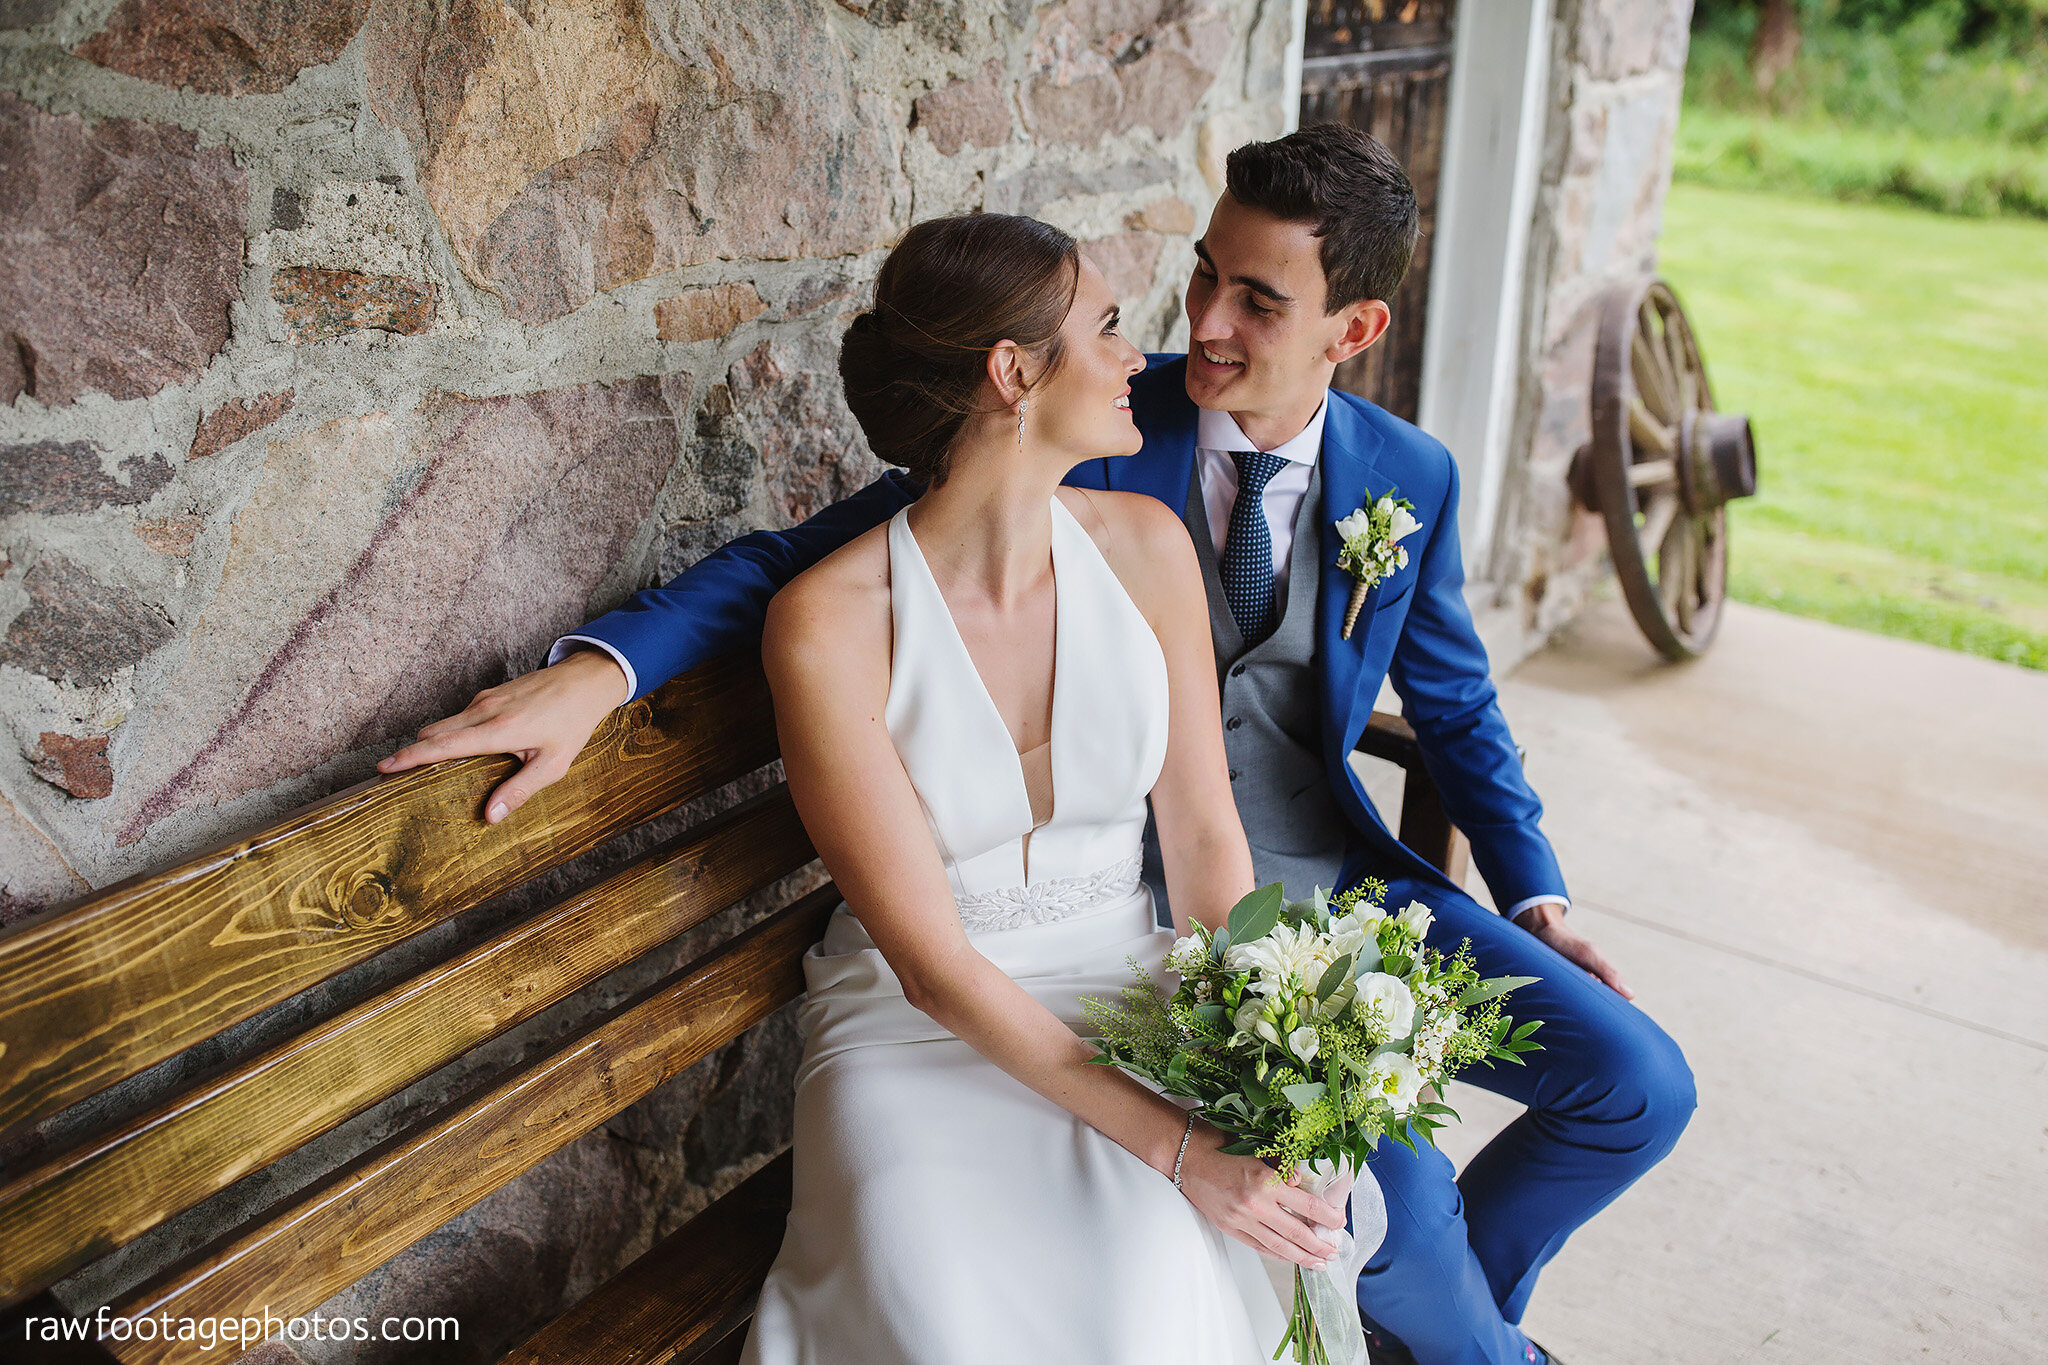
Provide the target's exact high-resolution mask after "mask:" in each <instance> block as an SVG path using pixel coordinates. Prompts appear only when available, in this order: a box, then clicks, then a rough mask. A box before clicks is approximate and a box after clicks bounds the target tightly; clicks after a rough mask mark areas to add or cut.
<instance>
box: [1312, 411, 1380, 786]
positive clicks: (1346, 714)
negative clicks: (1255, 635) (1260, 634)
mask: <svg viewBox="0 0 2048 1365" xmlns="http://www.w3.org/2000/svg"><path fill="white" fill-rule="evenodd" d="M1380 445H1381V438H1380V435H1379V433H1378V432H1375V431H1374V430H1373V429H1372V428H1371V427H1370V426H1368V425H1367V424H1366V423H1365V421H1364V419H1363V418H1361V417H1360V416H1359V414H1358V410H1357V409H1356V408H1354V407H1353V406H1352V405H1351V404H1350V403H1349V402H1347V401H1345V400H1344V399H1342V398H1340V397H1339V396H1338V395H1337V394H1335V393H1332V394H1331V395H1330V411H1329V415H1328V416H1326V417H1325V418H1324V419H1323V449H1322V455H1321V461H1322V467H1323V505H1322V509H1321V510H1322V519H1321V522H1320V524H1319V525H1318V527H1317V531H1318V532H1319V534H1320V537H1321V541H1322V560H1321V563H1322V574H1323V580H1322V600H1321V602H1320V603H1319V604H1318V606H1319V610H1318V613H1317V615H1318V618H1319V619H1318V620H1317V622H1316V625H1317V631H1318V634H1317V640H1316V644H1317V651H1316V652H1317V653H1318V654H1319V655H1320V656H1321V657H1322V664H1323V669H1322V672H1323V717H1324V722H1325V724H1326V725H1336V726H1341V729H1340V730H1339V731H1338V733H1337V734H1336V735H1335V736H1334V738H1336V740H1337V752H1338V753H1339V754H1346V753H1349V752H1350V751H1351V748H1352V746H1353V745H1355V744H1356V743H1357V742H1358V735H1359V732H1360V731H1361V730H1363V729H1364V728H1365V722H1366V719H1367V717H1368V716H1369V715H1370V714H1371V710H1372V703H1373V697H1376V696H1378V694H1379V685H1378V680H1377V679H1375V680H1374V683H1373V695H1372V696H1361V695H1360V686H1359V685H1360V682H1361V679H1360V677H1359V673H1360V670H1361V668H1362V667H1363V665H1364V662H1365V659H1366V653H1367V650H1368V649H1369V648H1370V647H1371V644H1372V629H1373V618H1374V615H1375V613H1374V608H1375V607H1377V606H1378V605H1379V597H1380V592H1381V590H1382V589H1383V588H1384V587H1385V584H1384V583H1382V584H1380V585H1379V586H1377V587H1375V588H1373V590H1372V591H1371V592H1369V593H1367V594H1366V598H1365V605H1364V607H1363V608H1361V609H1360V611H1359V613H1358V624H1357V626H1356V628H1354V629H1353V630H1352V632H1351V638H1350V639H1348V640H1346V639H1344V638H1343V634H1344V608H1345V607H1346V605H1348V604H1349V603H1350V601H1351V585H1352V583H1353V582H1354V580H1353V578H1352V577H1351V575H1350V574H1349V573H1347V572H1346V571H1345V570H1343V569H1340V568H1338V567H1337V553H1338V551H1339V550H1340V549H1342V548H1343V547H1342V545H1341V543H1340V542H1339V541H1338V538H1337V523H1338V522H1339V521H1341V520H1342V519H1343V518H1344V517H1346V516H1348V515H1350V514H1351V513H1352V512H1354V511H1356V510H1357V509H1358V508H1360V507H1362V506H1364V505H1365V501H1366V499H1367V498H1368V497H1369V496H1373V495H1375V494H1378V493H1384V492H1386V491H1387V490H1386V488H1385V487H1382V486H1380V485H1381V484H1382V483H1383V482H1384V480H1382V479H1381V478H1380V475H1379V471H1378V469H1377V467H1376V466H1375V465H1374V463H1373V460H1374V457H1375V456H1377V455H1378V453H1379V449H1380ZM1332 777H1333V778H1334V777H1336V774H1335V773H1333V774H1332Z"/></svg>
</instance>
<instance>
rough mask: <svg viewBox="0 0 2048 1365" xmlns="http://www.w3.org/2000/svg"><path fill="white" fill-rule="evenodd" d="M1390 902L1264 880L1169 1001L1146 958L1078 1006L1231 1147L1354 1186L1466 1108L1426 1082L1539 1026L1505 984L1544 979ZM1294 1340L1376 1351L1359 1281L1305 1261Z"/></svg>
mask: <svg viewBox="0 0 2048 1365" xmlns="http://www.w3.org/2000/svg"><path fill="white" fill-rule="evenodd" d="M1385 899H1386V886H1385V884H1384V883H1381V882H1379V881H1377V880H1374V879H1370V878H1369V879H1367V880H1366V881H1365V882H1364V883H1363V884H1361V885H1360V886H1358V887H1355V888H1353V889H1352V890H1350V891H1346V892H1344V893H1343V894H1342V895H1340V896H1338V897H1336V898H1335V899H1334V900H1332V899H1331V898H1330V897H1328V896H1327V895H1326V894H1325V893H1324V892H1323V890H1322V889H1321V888H1320V887H1318V888H1317V889H1316V892H1315V895H1314V896H1313V898H1311V899H1309V900H1305V901H1295V902H1289V901H1288V900H1287V899H1286V897H1285V895H1284V894H1283V892H1282V890H1281V888H1280V886H1279V885H1278V884H1275V885H1272V886H1267V887H1263V888H1261V889H1260V890H1258V891H1254V892H1252V893H1251V894H1250V895H1249V896H1246V897H1245V898H1244V899H1243V900H1241V901H1239V902H1238V903H1237V905H1236V907H1235V908H1234V909H1232V910H1231V912H1230V917H1229V920H1228V921H1227V923H1226V925H1225V927H1224V928H1222V929H1220V930H1217V931H1216V932H1215V933H1214V934H1211V933H1210V932H1209V931H1208V930H1207V929H1206V928H1203V927H1202V926H1201V925H1196V926H1195V930H1194V933H1193V934H1192V935H1191V936H1189V937H1187V938H1183V939H1180V940H1179V941H1177V942H1176V943H1175V944H1174V945H1173V949H1172V951H1170V952H1169V953H1168V954H1167V955H1166V967H1167V970H1169V971H1172V972H1176V973H1178V974H1179V976H1180V978H1181V984H1180V988H1179V989H1178V990H1176V991H1175V992H1174V993H1173V994H1172V995H1171V996H1168V995H1166V994H1165V993H1164V992H1163V991H1161V990H1160V988H1159V987H1158V986H1157V985H1156V984H1155V983H1154V981H1153V979H1152V977H1151V976H1150V975H1149V974H1147V973H1146V972H1145V971H1144V970H1143V969H1142V968H1138V969H1137V971H1138V980H1137V981H1136V982H1135V983H1134V984H1133V985H1131V986H1128V987H1126V988H1125V989H1124V991H1123V993H1122V997H1121V999H1120V1000H1117V1001H1107V1000H1100V999H1091V1000H1088V1001H1086V1002H1084V1004H1083V1012H1084V1017H1085V1018H1086V1020H1087V1022H1088V1023H1089V1024H1090V1025H1091V1026H1092V1027H1093V1028H1094V1029H1095V1031H1096V1032H1097V1033H1098V1034H1099V1035H1100V1036H1099V1037H1097V1038H1096V1039H1095V1040H1094V1042H1095V1045H1096V1046H1097V1047H1098V1048H1100V1049H1101V1051H1100V1054H1099V1055H1098V1056H1097V1057H1096V1058H1095V1061H1096V1062H1098V1063H1100V1064H1103V1065H1108V1066H1120V1067H1122V1068H1123V1069H1124V1070H1126V1071H1128V1072H1130V1073H1132V1074H1133V1075H1135V1076H1138V1077H1140V1078H1142V1079H1144V1080H1146V1081H1149V1082H1151V1083H1152V1084H1153V1085H1154V1086H1157V1087H1158V1088H1159V1089H1161V1090H1163V1091H1164V1092H1165V1093H1166V1094H1168V1095H1176V1096H1180V1097H1182V1098H1184V1099H1190V1100H1193V1101H1194V1102H1195V1104H1194V1112H1195V1114H1196V1115H1198V1116H1199V1117H1201V1118H1203V1119H1206V1120H1207V1121H1208V1122H1210V1123H1212V1124H1214V1125H1216V1126H1217V1127H1218V1128H1221V1129H1222V1130H1223V1131H1224V1132H1225V1133H1227V1134H1229V1135H1230V1136H1231V1137H1232V1139H1233V1141H1232V1142H1231V1143H1230V1144H1229V1145H1228V1146H1226V1147H1224V1148H1223V1150H1224V1151H1225V1152H1228V1153H1232V1154H1236V1155H1244V1156H1258V1157H1263V1158H1264V1159H1265V1160H1266V1161H1267V1162H1268V1163H1270V1164H1271V1165H1273V1166H1274V1167H1275V1168H1276V1169H1278V1170H1281V1171H1285V1172H1296V1173H1299V1174H1301V1175H1302V1176H1303V1177H1304V1186H1305V1187H1306V1188H1308V1189H1309V1190H1310V1192H1311V1193H1315V1194H1318V1195H1320V1194H1323V1193H1324V1192H1326V1191H1329V1190H1332V1189H1334V1188H1336V1187H1337V1186H1338V1185H1339V1184H1343V1185H1345V1186H1346V1187H1347V1188H1348V1184H1349V1180H1350V1178H1352V1177H1355V1175H1356V1173H1357V1172H1358V1171H1359V1170H1361V1169H1362V1168H1363V1165H1364V1162H1365V1159H1366V1157H1367V1156H1368V1155H1370V1153H1371V1152H1372V1151H1373V1150H1374V1148H1376V1147H1377V1146H1378V1145H1379V1142H1380V1139H1381V1138H1390V1139H1392V1140H1393V1141H1395V1142H1398V1143H1400V1144H1401V1145H1402V1146H1404V1147H1407V1148H1408V1149H1409V1150H1411V1151H1412V1150H1414V1147H1415V1142H1414V1139H1415V1138H1416V1137H1418V1136H1419V1137H1421V1138H1422V1139H1423V1140H1425V1141H1432V1140H1433V1139H1432V1137H1431V1135H1432V1133H1433V1132H1434V1131H1435V1130H1436V1129H1437V1128H1440V1127H1442V1126H1443V1124H1444V1121H1445V1120H1446V1119H1447V1118H1448V1119H1455V1118H1456V1117H1457V1114H1456V1113H1455V1112H1454V1111H1453V1110H1452V1109H1451V1108H1450V1107H1449V1106H1448V1105H1445V1104H1442V1103H1440V1102H1438V1101H1436V1100H1434V1099H1428V1098H1425V1092H1426V1091H1431V1090H1436V1089H1440V1088H1441V1087H1442V1085H1443V1083H1444V1082H1446V1081H1448V1080H1449V1079H1450V1078H1451V1077H1452V1076H1453V1075H1454V1074H1456V1073H1457V1072H1458V1071H1459V1070H1460V1069H1462V1068H1463V1067H1465V1066H1467V1065H1469V1064H1471V1063H1473V1062H1484V1063H1486V1064H1488V1065H1491V1064H1492V1063H1493V1061H1494V1060H1495V1059H1499V1060H1502V1061H1508V1062H1513V1063H1515V1064H1516V1065H1520V1064H1521V1058H1520V1056H1519V1055H1518V1054H1520V1053H1523V1052H1530V1051H1534V1050H1537V1049H1538V1048H1540V1046H1541V1044H1539V1043H1536V1042H1534V1041H1533V1040H1532V1039H1531V1037H1530V1035H1531V1034H1533V1033H1535V1032H1536V1030H1537V1028H1538V1027H1539V1026H1540V1023H1541V1021H1539V1020H1531V1021H1529V1022H1527V1023H1524V1024H1522V1025H1520V1026H1519V1027H1517V1026H1516V1024H1515V1023H1514V1021H1513V1020H1512V1019H1511V1018H1509V1017H1508V1016H1507V1015H1506V1014H1504V1013H1502V1006H1503V1005H1504V1003H1505V997H1506V995H1507V993H1508V992H1509V991H1511V990H1513V989H1515V988H1516V987H1518V986H1525V985H1528V984H1530V983H1531V982H1533V981H1535V980H1536V979H1537V978H1535V977H1527V976H1496V977H1484V978H1483V977H1481V976H1480V975H1479V972H1478V970H1477V969H1476V968H1475V967H1474V966H1473V963H1472V956H1471V952H1470V949H1469V947H1466V946H1460V947H1459V948H1458V950H1457V951H1456V952H1454V953H1452V954H1449V955H1448V956H1447V955H1445V954H1443V953H1440V952H1438V951H1437V950H1436V949H1434V948H1426V947H1424V946H1423V944H1422V936H1423V934H1424V933H1426V932H1427V931H1428V929H1429V924H1430V911H1429V907H1427V906H1425V905H1423V904H1421V903H1420V902H1414V903H1411V904H1410V905H1409V906H1408V908H1407V909H1405V910H1403V911H1401V912H1400V913H1399V914H1396V915H1389V914H1388V913H1387V912H1386V910H1385V908H1384V905H1383V902H1384V901H1385ZM1133 965H1134V966H1135V965H1136V964H1133ZM1340 1259H1341V1258H1340ZM1356 1273H1357V1268H1356V1267H1352V1268H1351V1271H1350V1274H1351V1275H1355V1274H1356ZM1290 1345H1291V1346H1292V1347H1293V1348H1294V1359H1295V1361H1296V1362H1298V1363H1299V1365H1350V1362H1353V1361H1358V1360H1362V1359H1363V1358H1364V1354H1365V1351H1364V1341H1363V1338H1362V1335H1361V1332H1360V1328H1359V1322H1358V1313H1357V1310H1356V1308H1355V1306H1354V1305H1353V1302H1352V1289H1351V1286H1350V1285H1349V1284H1348V1283H1347V1284H1339V1283H1337V1282H1336V1280H1335V1277H1333V1276H1332V1275H1329V1274H1323V1273H1320V1272H1308V1271H1304V1270H1302V1269H1300V1268H1298V1267H1297V1268H1296V1269H1295V1272H1294V1307H1293V1311H1292V1313H1291V1314H1290V1316H1289V1319H1288V1328H1287V1335H1286V1336H1285V1337H1283V1338H1282V1340H1281V1342H1280V1346H1279V1348H1278V1349H1276V1350H1275V1351H1274V1352H1273V1356H1274V1359H1276V1360H1277V1359H1279V1357H1280V1354H1281V1352H1282V1351H1285V1350H1286V1349H1287V1348H1288V1347H1289V1346H1290Z"/></svg>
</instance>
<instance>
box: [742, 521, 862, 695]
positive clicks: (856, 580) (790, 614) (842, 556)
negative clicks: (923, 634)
mask: <svg viewBox="0 0 2048 1365" xmlns="http://www.w3.org/2000/svg"><path fill="white" fill-rule="evenodd" d="M889 630H890V624H889V528H888V527H887V526H886V525H883V526H877V527H875V528H874V529H873V530H871V531H866V532H863V533H862V534H861V535H859V536H857V537H855V538H854V539H853V540H850V541H848V542H847V543H846V544H844V545H842V546H840V547H839V548H838V549H837V550H834V551H833V552H832V553H831V554H829V555H827V556H825V558H823V559H821V560H819V561H818V562H817V563H816V564H813V565H812V566H811V567H810V568H808V569H806V570H804V571H803V572H802V573H800V574H798V575H797V576H796V577H795V578H793V579H791V580H790V581H789V583H788V584H787V585H785V586H784V587H783V589H782V591H780V592H778V593H776V594H775V598H774V600H773V601H772V602H770V603H769V604H768V619H767V622H766V623H765V625H764V627H763V629H762V635H761V648H762V652H763V654H764V656H766V658H767V659H768V660H769V662H770V670H771V673H772V672H773V671H774V670H775V663H776V661H777V660H781V661H784V662H796V661H798V660H801V659H808V660H814V661H822V660H823V659H824V658H825V657H826V656H827V655H828V654H829V656H830V658H831V659H832V660H833V661H834V663H835V664H836V665H837V666H839V667H845V668H856V669H857V668H858V667H859V666H860V665H862V664H863V663H865V662H867V661H868V660H869V659H871V658H872V659H877V660H881V661H884V662H886V660H887V657H888V645H889Z"/></svg>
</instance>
